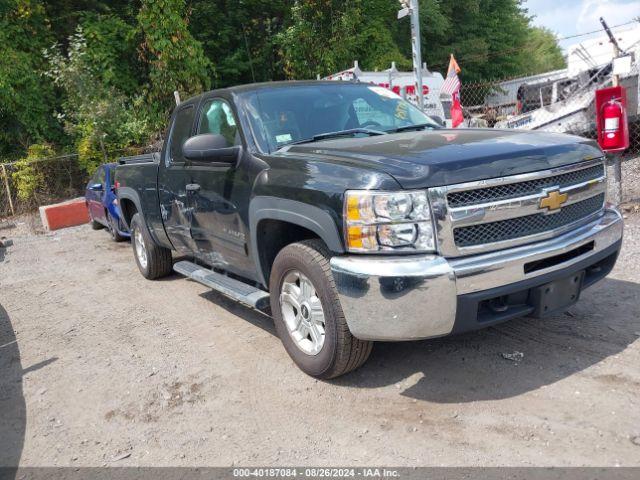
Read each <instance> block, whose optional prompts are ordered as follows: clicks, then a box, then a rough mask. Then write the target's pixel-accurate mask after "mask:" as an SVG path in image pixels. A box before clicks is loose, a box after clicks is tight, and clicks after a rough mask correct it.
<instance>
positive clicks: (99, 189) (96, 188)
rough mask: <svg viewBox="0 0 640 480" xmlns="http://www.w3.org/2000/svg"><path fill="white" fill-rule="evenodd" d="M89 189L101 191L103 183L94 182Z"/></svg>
mask: <svg viewBox="0 0 640 480" xmlns="http://www.w3.org/2000/svg"><path fill="white" fill-rule="evenodd" d="M89 190H91V191H93V192H101V191H102V190H103V188H102V184H101V183H92V184H90V185H89Z"/></svg>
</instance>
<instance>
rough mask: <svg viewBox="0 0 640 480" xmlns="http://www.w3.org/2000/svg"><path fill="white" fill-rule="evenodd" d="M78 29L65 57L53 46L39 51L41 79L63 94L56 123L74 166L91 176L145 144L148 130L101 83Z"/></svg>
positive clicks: (121, 96)
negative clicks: (71, 148)
mask: <svg viewBox="0 0 640 480" xmlns="http://www.w3.org/2000/svg"><path fill="white" fill-rule="evenodd" d="M87 52H88V48H87V41H86V38H85V35H84V32H83V29H82V27H78V28H77V31H76V33H75V34H73V35H72V36H71V37H70V38H69V45H68V49H67V53H66V55H65V54H63V53H62V51H61V49H60V47H59V46H57V45H56V46H54V47H52V48H51V49H49V50H47V51H46V52H45V57H46V58H47V59H48V61H49V70H48V71H47V75H48V76H49V77H50V78H51V79H52V80H53V82H54V84H55V85H56V86H58V87H59V88H60V89H61V90H62V91H63V92H64V93H65V97H64V101H63V102H62V105H61V107H62V110H63V112H64V113H63V114H62V115H61V116H60V119H61V120H62V122H63V123H64V128H65V131H66V132H67V133H68V134H69V135H70V136H71V137H72V138H73V139H74V140H75V147H76V149H77V151H78V155H79V156H78V161H79V163H80V165H81V167H82V168H83V169H84V170H86V171H87V172H89V173H91V172H92V171H93V170H95V169H96V167H97V166H98V165H100V164H101V163H104V162H106V161H109V160H113V159H114V157H116V156H117V155H118V152H119V151H120V150H122V149H123V148H124V147H127V146H128V145H130V144H132V143H138V142H142V141H144V139H145V136H146V132H147V131H148V126H147V125H146V123H145V121H144V120H143V119H141V118H140V117H139V115H138V112H139V110H137V109H133V108H130V105H129V104H128V101H127V97H126V96H125V95H124V94H123V93H122V92H121V91H119V90H118V89H117V88H116V87H115V86H112V85H110V84H109V82H106V81H105V80H104V77H103V76H101V75H100V74H99V73H98V70H97V68H96V67H95V66H94V65H93V64H92V62H91V57H90V56H89V55H88V53H87Z"/></svg>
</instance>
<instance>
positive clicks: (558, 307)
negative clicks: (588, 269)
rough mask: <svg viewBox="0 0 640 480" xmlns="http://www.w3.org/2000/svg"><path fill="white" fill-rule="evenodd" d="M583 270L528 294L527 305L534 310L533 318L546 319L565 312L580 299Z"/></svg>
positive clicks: (534, 289)
mask: <svg viewBox="0 0 640 480" xmlns="http://www.w3.org/2000/svg"><path fill="white" fill-rule="evenodd" d="M584 273H585V272H584V270H582V271H580V272H576V273H574V274H573V275H571V276H570V277H566V278H562V279H559V280H555V281H553V282H550V283H546V284H544V285H541V286H539V287H536V288H532V289H531V291H530V292H529V304H530V305H531V306H532V307H533V308H534V310H533V312H532V313H531V315H532V316H534V317H538V318H540V317H546V316H548V315H553V314H554V313H558V312H559V311H563V310H565V309H566V308H567V307H569V306H571V305H573V304H574V303H576V302H577V301H578V300H579V299H580V291H581V290H582V282H583V280H584Z"/></svg>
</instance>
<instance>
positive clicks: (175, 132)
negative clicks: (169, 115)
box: [169, 105, 194, 163]
mask: <svg viewBox="0 0 640 480" xmlns="http://www.w3.org/2000/svg"><path fill="white" fill-rule="evenodd" d="M193 115H194V113H193V106H192V105H188V106H186V107H184V108H182V109H181V110H179V111H178V113H177V114H176V117H175V120H174V122H173V128H172V129H171V137H170V139H169V159H170V160H171V162H172V163H173V162H184V160H185V159H184V156H183V155H182V144H183V143H184V142H185V141H186V140H187V139H188V138H189V137H190V136H191V126H192V125H193Z"/></svg>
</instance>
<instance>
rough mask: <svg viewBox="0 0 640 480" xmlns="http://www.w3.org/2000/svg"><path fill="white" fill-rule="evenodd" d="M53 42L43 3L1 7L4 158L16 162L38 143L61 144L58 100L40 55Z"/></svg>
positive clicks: (18, 1) (0, 145) (31, 0)
mask: <svg viewBox="0 0 640 480" xmlns="http://www.w3.org/2000/svg"><path fill="white" fill-rule="evenodd" d="M52 41H53V37H52V35H51V31H50V28H49V22H48V20H47V17H46V15H45V10H44V7H43V5H42V3H41V2H39V1H36V0H6V1H4V2H3V3H2V4H0V45H1V47H0V154H3V155H10V156H13V155H16V154H19V153H21V151H24V150H25V149H26V148H27V146H28V145H29V144H31V143H33V142H41V141H43V140H45V139H46V140H49V141H56V140H59V139H60V135H61V131H60V130H59V129H58V124H57V122H56V120H55V117H54V109H55V106H56V95H55V92H54V88H53V85H52V84H51V82H47V81H46V79H44V78H43V75H42V73H43V71H44V68H45V67H46V61H45V59H44V57H43V56H42V53H41V50H42V48H44V47H46V46H48V45H49V44H50V43H49V42H52Z"/></svg>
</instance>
